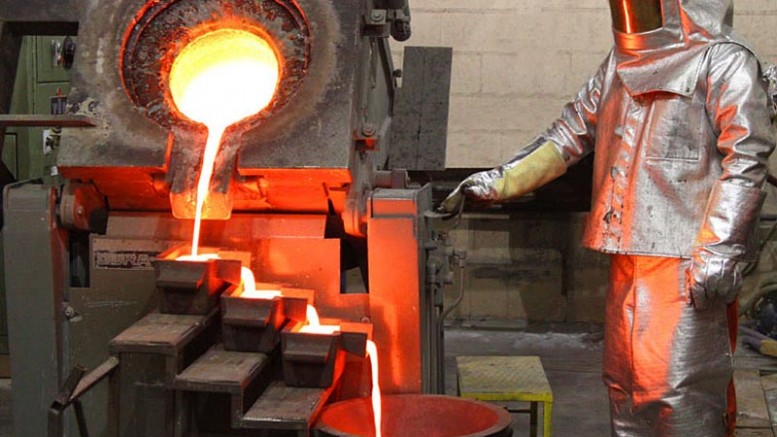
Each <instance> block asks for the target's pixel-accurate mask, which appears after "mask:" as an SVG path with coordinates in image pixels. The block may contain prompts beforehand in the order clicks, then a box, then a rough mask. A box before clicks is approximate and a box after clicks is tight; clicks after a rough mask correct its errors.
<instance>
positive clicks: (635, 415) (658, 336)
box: [604, 255, 736, 437]
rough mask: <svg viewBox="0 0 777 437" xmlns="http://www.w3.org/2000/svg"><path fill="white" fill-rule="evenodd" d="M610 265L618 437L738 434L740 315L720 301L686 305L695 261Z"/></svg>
mask: <svg viewBox="0 0 777 437" xmlns="http://www.w3.org/2000/svg"><path fill="white" fill-rule="evenodd" d="M611 261H612V263H611V268H610V288H609V294H608V298H607V308H606V325H605V337H604V382H605V384H606V385H607V388H608V391H609V395H610V414H611V427H612V435H613V436H617V437H648V436H650V437H675V436H676V437H686V436H694V437H722V436H726V435H733V434H730V433H731V429H733V426H734V420H735V414H732V413H734V412H735V409H736V407H735V404H736V402H735V399H734V396H733V384H732V383H731V381H732V374H733V365H732V363H733V360H732V357H733V353H732V350H733V344H734V342H733V341H732V339H733V338H734V337H735V335H736V329H730V327H732V328H735V326H736V309H735V308H733V307H732V308H731V310H733V311H730V309H729V308H728V307H727V305H726V304H725V303H724V302H716V303H714V304H712V305H711V306H710V308H709V309H707V310H706V311H697V310H695V309H694V307H693V306H691V305H689V304H688V298H687V296H686V291H685V290H686V287H685V280H686V279H685V272H686V269H687V268H688V266H689V264H690V262H691V261H690V260H686V259H680V258H661V257H644V256H628V255H616V256H612V259H611ZM730 316H734V317H733V318H732V322H733V323H732V324H730V323H729V318H730Z"/></svg>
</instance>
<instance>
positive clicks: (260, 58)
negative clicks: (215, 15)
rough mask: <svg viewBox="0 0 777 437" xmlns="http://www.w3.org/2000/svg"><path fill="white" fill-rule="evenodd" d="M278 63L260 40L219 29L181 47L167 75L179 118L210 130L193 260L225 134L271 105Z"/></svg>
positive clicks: (273, 52)
mask: <svg viewBox="0 0 777 437" xmlns="http://www.w3.org/2000/svg"><path fill="white" fill-rule="evenodd" d="M279 78H280V62H279V60H278V57H277V55H276V53H275V50H273V48H272V46H271V45H270V44H269V43H268V42H267V41H266V40H265V39H263V38H262V37H260V36H258V35H255V34H253V33H251V32H248V31H245V30H239V29H219V30H215V31H213V32H210V33H207V34H205V35H203V36H201V37H199V38H197V39H195V40H194V41H192V42H191V43H189V45H187V46H186V47H184V49H183V50H182V51H181V53H180V54H179V55H178V56H177V57H176V59H175V61H174V62H173V65H172V68H171V70H170V93H171V95H172V98H173V101H174V102H175V105H176V106H177V108H178V111H180V113H181V114H183V115H184V116H186V117H187V118H189V119H191V120H192V121H195V122H198V123H202V124H204V125H205V126H206V127H207V128H208V142H207V144H206V146H205V153H204V156H203V160H202V170H201V172H200V177H199V181H198V184H197V205H196V209H195V220H194V235H193V236H192V255H193V256H196V255H197V252H198V248H199V238H200V225H201V221H202V209H203V206H204V205H205V201H206V200H207V197H208V191H209V187H210V181H211V178H212V176H213V167H214V165H215V161H216V156H217V155H218V150H219V145H220V144H221V137H222V135H223V134H224V130H226V128H227V127H229V126H230V125H232V124H234V123H236V122H238V121H240V120H242V119H244V118H246V117H250V116H252V115H255V114H257V113H258V112H260V111H261V110H263V109H264V108H266V107H267V105H269V104H270V102H271V101H272V99H273V97H274V96H275V91H276V89H277V87H278V81H279Z"/></svg>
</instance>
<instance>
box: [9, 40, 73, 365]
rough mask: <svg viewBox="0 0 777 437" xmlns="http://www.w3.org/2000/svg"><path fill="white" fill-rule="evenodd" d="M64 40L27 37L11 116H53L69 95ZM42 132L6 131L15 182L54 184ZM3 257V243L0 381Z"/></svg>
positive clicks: (50, 157) (51, 155)
mask: <svg viewBox="0 0 777 437" xmlns="http://www.w3.org/2000/svg"><path fill="white" fill-rule="evenodd" d="M64 39H65V37H51V36H28V37H25V38H24V39H23V41H22V50H21V54H20V58H19V67H18V70H17V73H16V81H15V82H14V93H13V101H12V102H11V113H14V114H50V113H51V97H52V96H57V95H67V93H68V92H70V77H69V72H68V71H67V70H65V69H64V68H63V67H62V66H61V65H57V64H56V62H55V58H54V54H53V52H52V45H53V44H59V45H60V47H61V44H62V42H63V40H64ZM52 42H53V43H52ZM43 132H44V129H43V128H11V129H8V130H7V131H6V135H5V141H4V143H3V148H2V160H3V163H4V164H5V165H6V167H7V168H8V170H10V172H11V174H13V176H14V178H15V179H16V180H18V181H22V180H33V179H42V180H43V181H44V183H52V182H53V181H54V179H53V178H52V177H51V166H53V165H54V163H55V162H56V150H53V151H52V152H51V153H49V154H48V155H46V154H44V141H43ZM0 237H2V235H1V234H0ZM1 241H2V238H0V242H1ZM2 256H3V253H2V243H0V377H7V376H9V375H8V323H7V320H8V315H7V313H6V291H5V272H4V271H3V268H2V266H3V264H2V258H1V257H2ZM9 256H12V254H9Z"/></svg>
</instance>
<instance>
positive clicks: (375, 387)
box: [367, 340, 383, 437]
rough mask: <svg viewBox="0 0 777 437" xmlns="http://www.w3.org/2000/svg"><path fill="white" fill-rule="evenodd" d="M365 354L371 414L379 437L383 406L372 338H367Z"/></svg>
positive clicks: (376, 349) (376, 435) (376, 436)
mask: <svg viewBox="0 0 777 437" xmlns="http://www.w3.org/2000/svg"><path fill="white" fill-rule="evenodd" d="M367 356H368V357H369V358H370V366H371V367H372V415H373V417H374V419H375V437H381V435H382V433H381V430H380V424H381V415H382V413H383V406H382V405H381V397H380V383H379V382H378V347H377V346H376V345H375V342H373V341H372V340H367Z"/></svg>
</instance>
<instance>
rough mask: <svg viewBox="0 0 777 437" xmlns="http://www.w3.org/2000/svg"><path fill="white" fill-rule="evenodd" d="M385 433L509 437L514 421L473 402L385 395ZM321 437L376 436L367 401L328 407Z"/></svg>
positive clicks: (321, 420)
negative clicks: (511, 424)
mask: <svg viewBox="0 0 777 437" xmlns="http://www.w3.org/2000/svg"><path fill="white" fill-rule="evenodd" d="M381 402H382V405H383V414H382V417H383V426H382V431H383V435H384V436H385V437H398V436H405V435H423V436H425V437H489V436H494V437H507V436H510V435H512V429H511V428H510V423H511V418H510V415H509V414H508V413H507V411H505V410H504V409H501V408H498V407H496V406H494V405H490V404H486V403H484V402H479V401H474V400H471V399H463V398H456V397H451V396H441V395H420V394H404V395H386V396H382V397H381ZM315 429H316V431H318V432H319V435H324V436H336V437H356V436H364V437H371V436H374V435H375V429H374V422H373V414H372V404H371V400H370V399H368V398H358V399H350V400H347V401H342V402H336V403H334V404H331V405H329V406H327V407H326V408H325V409H324V410H323V412H322V413H321V415H320V416H319V418H318V422H317V423H316V425H315Z"/></svg>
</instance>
